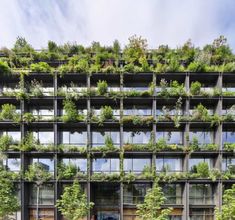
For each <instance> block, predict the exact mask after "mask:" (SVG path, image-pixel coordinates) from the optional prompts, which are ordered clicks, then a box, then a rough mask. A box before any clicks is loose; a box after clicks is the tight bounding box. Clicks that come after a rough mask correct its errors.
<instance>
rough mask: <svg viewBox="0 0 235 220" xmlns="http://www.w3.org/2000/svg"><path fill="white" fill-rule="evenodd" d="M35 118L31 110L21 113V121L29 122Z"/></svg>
mask: <svg viewBox="0 0 235 220" xmlns="http://www.w3.org/2000/svg"><path fill="white" fill-rule="evenodd" d="M35 120H36V118H35V117H34V115H33V114H32V113H31V112H26V113H24V115H23V121H24V122H26V123H31V122H34V121H35Z"/></svg>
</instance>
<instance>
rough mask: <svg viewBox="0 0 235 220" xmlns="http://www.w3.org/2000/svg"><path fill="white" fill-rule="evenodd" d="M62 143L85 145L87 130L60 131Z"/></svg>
mask: <svg viewBox="0 0 235 220" xmlns="http://www.w3.org/2000/svg"><path fill="white" fill-rule="evenodd" d="M62 144H68V145H79V146H86V145H87V132H86V131H82V132H77V131H75V132H69V131H63V132H62Z"/></svg>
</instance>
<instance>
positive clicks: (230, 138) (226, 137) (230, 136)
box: [222, 131, 235, 144]
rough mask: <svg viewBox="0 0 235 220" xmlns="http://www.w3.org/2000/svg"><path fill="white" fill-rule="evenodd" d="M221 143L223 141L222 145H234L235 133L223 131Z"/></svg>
mask: <svg viewBox="0 0 235 220" xmlns="http://www.w3.org/2000/svg"><path fill="white" fill-rule="evenodd" d="M222 141H223V144H224V143H226V142H228V143H235V132H233V131H223V133H222Z"/></svg>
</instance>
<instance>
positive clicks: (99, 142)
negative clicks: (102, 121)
mask: <svg viewBox="0 0 235 220" xmlns="http://www.w3.org/2000/svg"><path fill="white" fill-rule="evenodd" d="M107 137H111V139H112V141H113V145H114V146H120V132H118V131H105V132H95V131H94V132H92V146H104V145H105V139H106V138H107Z"/></svg>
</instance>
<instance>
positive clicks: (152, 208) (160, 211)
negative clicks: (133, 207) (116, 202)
mask: <svg viewBox="0 0 235 220" xmlns="http://www.w3.org/2000/svg"><path fill="white" fill-rule="evenodd" d="M165 200H166V198H165V197H164V194H163V192H162V189H161V187H160V186H159V185H158V182H157V180H155V181H154V184H153V187H152V188H151V189H149V190H148V191H147V194H146V195H145V198H144V203H143V204H139V205H137V209H138V210H137V212H136V214H137V215H139V217H140V218H141V219H142V220H149V219H151V220H167V219H168V216H169V214H170V213H171V211H172V209H171V208H166V209H164V208H162V205H163V204H164V202H165Z"/></svg>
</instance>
